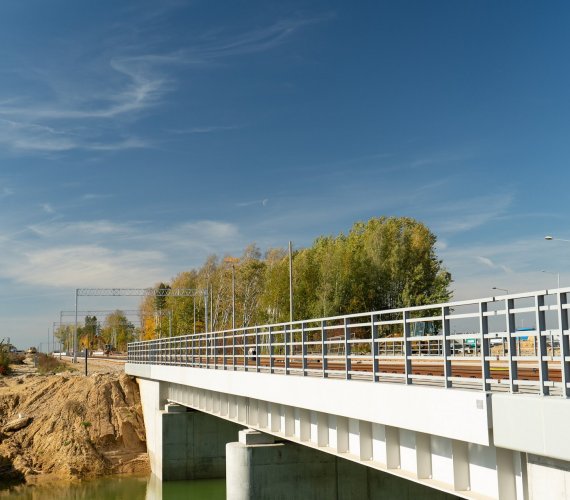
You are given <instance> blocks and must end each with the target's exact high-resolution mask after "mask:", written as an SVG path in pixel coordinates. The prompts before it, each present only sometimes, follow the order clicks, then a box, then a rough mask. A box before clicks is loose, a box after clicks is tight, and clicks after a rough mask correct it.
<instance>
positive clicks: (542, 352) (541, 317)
mask: <svg viewBox="0 0 570 500" xmlns="http://www.w3.org/2000/svg"><path fill="white" fill-rule="evenodd" d="M542 306H544V295H536V296H535V297H534V307H535V324H536V326H535V329H536V337H534V343H535V346H536V345H537V343H538V352H537V354H538V375H539V381H540V394H542V395H543V396H548V395H549V394H550V387H549V386H548V385H547V384H546V382H548V358H547V357H546V356H547V355H548V353H547V348H546V337H545V336H544V335H542V332H543V331H544V330H545V329H546V318H545V314H544V311H541V310H540V308H541V307H542ZM536 351H537V349H536V347H535V352H536Z"/></svg>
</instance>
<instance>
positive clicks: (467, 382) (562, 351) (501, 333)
mask: <svg viewBox="0 0 570 500" xmlns="http://www.w3.org/2000/svg"><path fill="white" fill-rule="evenodd" d="M568 293H570V288H560V289H555V290H540V291H535V292H527V293H517V294H510V295H503V296H500V297H487V298H482V299H475V300H466V301H456V302H449V303H444V304H434V305H425V306H417V307H406V308H400V309H390V310H383V311H374V312H367V313H358V314H348V315H343V316H334V317H328V318H317V319H308V320H302V321H294V322H292V323H289V322H287V323H278V324H272V325H261V326H253V327H246V328H236V329H235V330H222V331H216V332H207V333H197V334H190V335H183V336H177V337H170V338H160V339H154V340H148V341H140V342H133V343H130V344H129V346H128V362H129V363H137V364H151V365H176V366H186V367H194V368H204V369H219V370H245V371H255V372H265V373H281V374H285V375H299V376H319V377H323V378H327V377H336V378H344V379H353V378H354V379H365V380H370V381H371V382H384V381H392V382H399V383H403V384H425V383H429V384H432V385H433V384H436V385H441V386H442V387H445V388H451V387H454V386H461V387H469V388H476V389H479V390H484V391H490V390H496V389H501V390H509V391H510V392H513V393H516V392H520V391H521V389H524V391H525V392H534V393H538V394H542V395H551V394H552V395H554V394H556V395H561V396H563V397H568V396H569V395H570V390H569V389H570V383H569V382H570V347H569V331H568V309H569V308H570V305H569V304H568Z"/></svg>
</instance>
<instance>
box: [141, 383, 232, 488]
mask: <svg viewBox="0 0 570 500" xmlns="http://www.w3.org/2000/svg"><path fill="white" fill-rule="evenodd" d="M139 387H140V392H141V400H142V406H143V415H144V420H145V427H146V431H147V450H148V453H149V458H150V465H151V470H152V472H153V474H154V475H155V476H156V477H157V478H158V479H160V480H162V481H176V480H184V479H213V478H223V477H225V473H226V463H225V445H226V443H228V442H230V441H233V440H234V439H235V436H236V434H237V432H238V431H239V429H241V428H242V427H241V426H238V425H236V424H235V423H232V422H228V421H226V420H222V419H219V418H217V417H213V416H211V415H207V414H205V413H201V412H198V411H193V410H192V411H189V409H188V408H186V407H185V406H182V405H178V404H174V403H170V404H164V403H165V399H164V394H165V391H164V387H161V385H160V383H159V382H153V381H148V380H139ZM200 401H201V402H202V401H203V402H204V403H205V402H206V401H205V397H204V395H203V394H202V395H201V397H200Z"/></svg>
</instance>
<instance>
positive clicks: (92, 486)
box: [0, 477, 226, 500]
mask: <svg viewBox="0 0 570 500" xmlns="http://www.w3.org/2000/svg"><path fill="white" fill-rule="evenodd" d="M0 498H1V499H4V498H14V499H22V500H23V499H26V500H91V499H104V500H178V499H184V500H187V499H188V500H194V499H195V500H210V499H211V500H224V499H225V498H226V483H225V480H224V479H208V480H199V481H175V482H167V483H162V482H160V481H158V480H157V479H156V478H154V477H151V478H148V477H120V478H117V477H106V478H101V479H96V480H90V481H80V482H73V483H71V482H67V481H60V482H57V481H50V482H42V483H38V484H31V485H22V486H16V487H13V488H10V489H7V490H6V489H4V490H2V489H0Z"/></svg>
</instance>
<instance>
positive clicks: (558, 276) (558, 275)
mask: <svg viewBox="0 0 570 500" xmlns="http://www.w3.org/2000/svg"><path fill="white" fill-rule="evenodd" d="M540 272H541V273H546V274H554V275H556V278H557V283H558V288H560V273H553V272H552V271H545V270H544V269H543V270H542V271H540Z"/></svg>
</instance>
